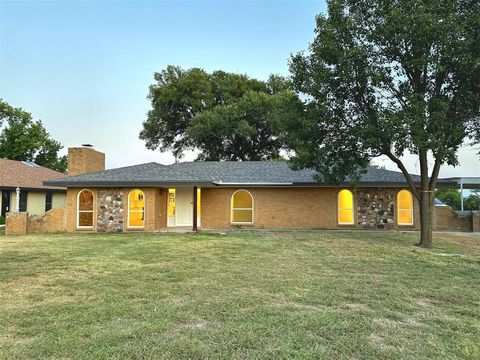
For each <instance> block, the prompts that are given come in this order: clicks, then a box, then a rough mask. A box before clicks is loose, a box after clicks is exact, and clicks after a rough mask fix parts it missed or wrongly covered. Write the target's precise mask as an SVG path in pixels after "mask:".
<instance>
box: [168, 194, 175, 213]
mask: <svg viewBox="0 0 480 360" xmlns="http://www.w3.org/2000/svg"><path fill="white" fill-rule="evenodd" d="M168 216H175V189H168Z"/></svg>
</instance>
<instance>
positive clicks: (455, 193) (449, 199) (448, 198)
mask: <svg viewBox="0 0 480 360" xmlns="http://www.w3.org/2000/svg"><path fill="white" fill-rule="evenodd" d="M435 196H436V197H437V198H438V199H439V200H441V201H442V202H443V203H444V204H445V205H448V206H450V207H451V208H452V209H454V210H460V206H461V202H462V200H461V199H462V195H461V194H460V191H459V190H457V189H441V190H437V191H435Z"/></svg>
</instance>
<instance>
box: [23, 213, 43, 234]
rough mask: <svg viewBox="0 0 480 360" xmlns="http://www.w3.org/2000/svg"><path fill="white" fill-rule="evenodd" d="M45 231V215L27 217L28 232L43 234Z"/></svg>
mask: <svg viewBox="0 0 480 360" xmlns="http://www.w3.org/2000/svg"><path fill="white" fill-rule="evenodd" d="M44 232H46V231H45V217H44V216H35V215H34V216H28V218H27V234H41V233H44Z"/></svg>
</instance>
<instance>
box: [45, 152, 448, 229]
mask: <svg viewBox="0 0 480 360" xmlns="http://www.w3.org/2000/svg"><path fill="white" fill-rule="evenodd" d="M68 172H69V176H68V177H64V178H61V179H58V180H49V181H45V184H46V185H48V186H65V187H67V202H66V207H67V224H66V229H67V231H69V232H81V231H93V232H122V231H156V230H162V229H168V228H174V227H184V228H187V227H188V228H193V229H196V228H203V229H227V228H237V227H244V228H318V229H355V228H387V229H393V228H396V229H418V228H419V210H418V204H417V201H416V200H415V198H414V196H412V194H411V192H410V191H409V189H408V186H407V184H406V182H405V180H404V177H403V175H402V174H401V173H400V172H395V171H388V170H383V169H376V168H371V169H369V170H368V172H367V173H366V174H365V175H364V176H363V177H362V178H361V180H360V182H359V183H357V185H356V186H355V187H353V186H352V185H350V184H348V183H345V184H341V185H338V186H332V185H329V184H324V183H319V182H317V181H316V180H315V179H314V177H313V176H314V174H315V173H314V171H311V170H302V171H294V170H291V169H290V168H289V167H288V165H287V163H285V162H283V161H252V162H227V161H225V162H202V161H199V162H184V163H176V164H172V165H161V164H158V163H153V162H152V163H147V164H141V165H134V166H128V167H122V168H117V169H110V170H105V155H104V154H103V153H101V152H98V151H96V150H94V149H93V148H91V147H78V148H71V149H69V170H68ZM413 179H414V181H415V182H416V183H419V181H420V178H419V176H416V175H413ZM438 184H439V186H445V187H455V186H456V183H455V182H452V181H451V180H446V179H440V180H439V182H438Z"/></svg>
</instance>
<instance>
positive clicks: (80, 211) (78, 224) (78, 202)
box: [77, 189, 95, 230]
mask: <svg viewBox="0 0 480 360" xmlns="http://www.w3.org/2000/svg"><path fill="white" fill-rule="evenodd" d="M84 191H88V192H89V193H90V194H92V210H80V194H81V193H82V192H84ZM80 213H92V226H80V216H79V215H80ZM94 225H95V195H94V194H93V191H92V190H89V189H82V190H80V191H79V192H78V194H77V229H88V230H93V227H94Z"/></svg>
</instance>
